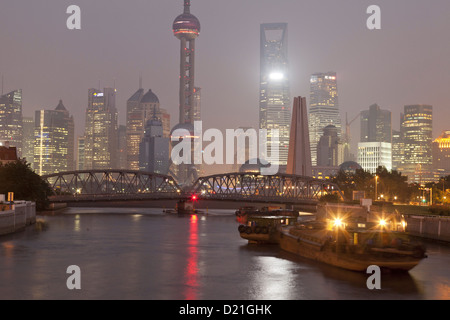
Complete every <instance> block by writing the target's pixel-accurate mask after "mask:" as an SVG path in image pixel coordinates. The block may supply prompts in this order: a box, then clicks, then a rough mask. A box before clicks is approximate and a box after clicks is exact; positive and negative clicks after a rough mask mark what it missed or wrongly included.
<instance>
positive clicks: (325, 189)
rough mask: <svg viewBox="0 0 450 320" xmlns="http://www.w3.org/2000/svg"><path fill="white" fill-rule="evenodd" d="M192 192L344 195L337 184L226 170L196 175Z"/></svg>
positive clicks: (277, 197)
mask: <svg viewBox="0 0 450 320" xmlns="http://www.w3.org/2000/svg"><path fill="white" fill-rule="evenodd" d="M193 191H194V192H195V193H197V194H199V195H200V197H202V198H205V199H217V200H226V199H233V200H248V201H264V202H291V203H295V202H305V201H312V202H317V201H319V199H320V198H321V197H322V196H324V195H327V194H337V195H338V196H339V197H341V198H343V194H342V192H341V190H340V189H339V187H338V186H337V185H336V184H333V183H330V182H327V181H324V180H317V179H313V178H311V177H305V176H296V175H288V174H277V175H271V176H264V175H261V174H259V173H229V174H222V175H212V176H208V177H201V178H199V179H198V180H197V181H196V182H195V184H194V186H193Z"/></svg>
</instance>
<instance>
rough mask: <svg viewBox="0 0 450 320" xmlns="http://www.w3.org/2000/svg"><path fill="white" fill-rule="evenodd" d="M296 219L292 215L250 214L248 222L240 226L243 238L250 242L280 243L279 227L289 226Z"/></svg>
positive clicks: (239, 229)
mask: <svg viewBox="0 0 450 320" xmlns="http://www.w3.org/2000/svg"><path fill="white" fill-rule="evenodd" d="M295 221H296V218H294V217H291V216H266V215H254V216H250V217H249V218H248V220H247V223H246V224H241V225H240V226H239V227H238V231H239V234H240V236H241V238H243V239H246V240H248V242H249V243H257V244H278V243H279V238H280V232H279V228H280V227H281V226H287V225H290V224H292V223H294V222H295Z"/></svg>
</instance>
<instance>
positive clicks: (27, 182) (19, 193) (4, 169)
mask: <svg viewBox="0 0 450 320" xmlns="http://www.w3.org/2000/svg"><path fill="white" fill-rule="evenodd" d="M8 192H14V199H16V200H27V201H34V202H36V209H37V210H43V209H45V208H46V207H47V206H48V204H49V200H48V197H49V196H51V195H52V193H53V192H52V190H51V188H50V186H49V185H48V183H47V182H45V181H44V180H42V178H41V177H40V176H39V175H38V174H36V173H35V172H34V171H33V170H32V169H31V167H30V164H29V163H27V162H26V161H23V160H21V161H16V162H11V163H8V164H5V165H1V164H0V194H8Z"/></svg>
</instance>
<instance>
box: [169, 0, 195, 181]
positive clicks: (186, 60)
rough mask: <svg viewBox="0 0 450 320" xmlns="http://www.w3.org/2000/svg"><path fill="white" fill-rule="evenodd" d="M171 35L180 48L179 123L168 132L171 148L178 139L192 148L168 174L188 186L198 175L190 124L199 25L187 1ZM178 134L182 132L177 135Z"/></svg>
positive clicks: (192, 116) (188, 0) (192, 113)
mask: <svg viewBox="0 0 450 320" xmlns="http://www.w3.org/2000/svg"><path fill="white" fill-rule="evenodd" d="M173 34H174V35H175V37H177V38H178V39H179V40H180V41H181V47H180V92H179V97H180V102H179V111H180V120H179V123H178V124H177V125H176V126H175V127H173V128H172V131H171V138H172V147H175V146H176V145H177V144H178V143H179V142H180V139H182V140H185V139H191V146H192V148H191V150H190V153H191V154H190V163H178V164H176V166H175V167H174V168H173V170H172V171H173V173H174V174H175V175H176V177H177V180H178V183H180V184H188V185H189V184H191V183H193V182H194V180H195V179H196V177H197V175H198V173H197V172H198V168H197V167H196V166H195V165H194V143H195V141H194V140H195V137H194V121H195V120H196V117H195V105H196V101H195V96H196V88H195V85H194V80H195V39H196V38H197V37H198V35H199V34H200V22H199V21H198V19H197V18H196V17H195V16H194V15H192V14H191V1H190V0H184V12H183V13H182V14H180V15H179V16H178V17H176V18H175V21H174V22H173ZM180 132H184V133H183V134H181V136H180V134H179V133H180ZM174 139H176V140H178V141H176V140H174ZM183 153H184V151H183ZM180 156H181V155H180ZM184 156H185V155H184V154H183V157H184ZM172 160H173V159H172Z"/></svg>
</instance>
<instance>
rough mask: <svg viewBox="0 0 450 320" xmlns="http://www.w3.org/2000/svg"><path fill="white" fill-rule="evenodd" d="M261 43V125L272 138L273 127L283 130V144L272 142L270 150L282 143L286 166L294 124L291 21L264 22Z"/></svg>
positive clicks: (282, 156) (281, 154)
mask: <svg viewBox="0 0 450 320" xmlns="http://www.w3.org/2000/svg"><path fill="white" fill-rule="evenodd" d="M260 45H261V49H260V54H261V58H260V64H261V65H260V98H259V99H260V100H259V128H260V129H267V130H268V136H267V141H268V142H270V141H271V139H272V137H271V136H270V132H271V131H270V130H272V129H278V130H279V145H277V146H275V145H272V144H271V143H269V144H268V146H267V152H268V153H269V155H270V154H271V149H272V147H277V148H278V147H279V163H278V164H279V165H280V166H286V165H287V161H288V153H289V134H290V125H291V103H290V89H289V61H288V25H287V23H264V24H262V25H261V43H260ZM269 155H266V156H269Z"/></svg>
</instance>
